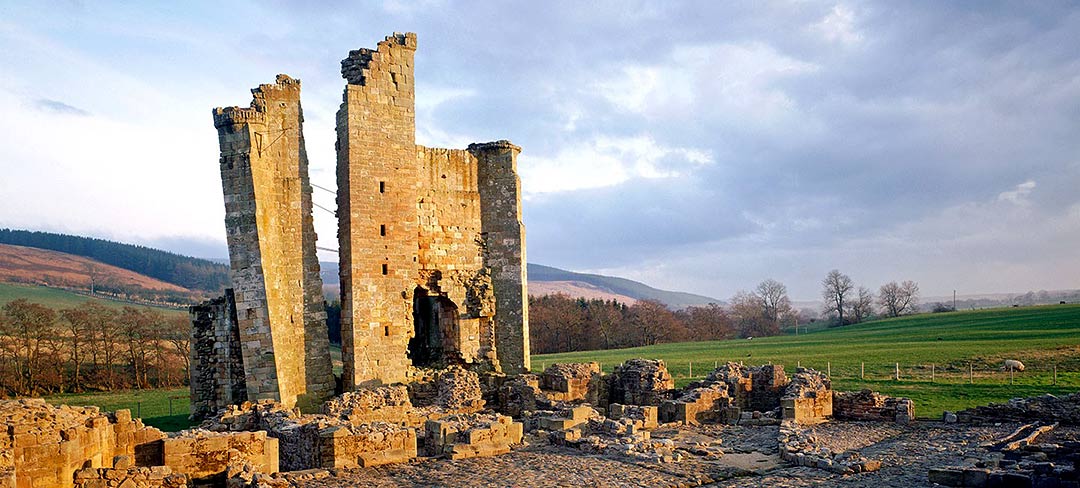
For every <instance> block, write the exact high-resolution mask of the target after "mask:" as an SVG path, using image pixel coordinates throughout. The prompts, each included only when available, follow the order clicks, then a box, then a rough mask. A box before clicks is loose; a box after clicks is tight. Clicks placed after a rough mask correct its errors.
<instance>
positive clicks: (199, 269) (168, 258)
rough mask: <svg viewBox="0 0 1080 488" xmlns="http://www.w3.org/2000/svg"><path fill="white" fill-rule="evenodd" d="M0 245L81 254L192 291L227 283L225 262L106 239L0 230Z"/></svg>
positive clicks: (218, 287) (214, 288)
mask: <svg viewBox="0 0 1080 488" xmlns="http://www.w3.org/2000/svg"><path fill="white" fill-rule="evenodd" d="M0 244H11V245H14V246H24V247H34V248H38V249H48V250H52V251H59V252H63V253H68V254H74V255H76V256H83V257H86V258H90V259H94V260H96V261H101V262H103V263H105V264H111V265H113V266H116V267H118V268H123V269H127V270H130V271H134V272H136V273H139V274H144V275H146V276H149V277H151V278H157V279H159V280H161V281H164V282H167V283H172V284H174V285H179V286H182V287H184V288H188V289H192V290H202V291H208V292H215V293H219V292H221V290H223V289H224V288H225V287H226V286H227V285H228V283H229V268H228V266H225V265H224V264H220V263H215V262H213V261H209V260H206V259H198V258H192V257H188V256H181V255H179V254H174V253H171V252H166V251H161V250H158V249H152V248H149V247H143V246H135V245H131V244H123V243H120V242H113V241H108V240H105V239H95V238H90V237H80V236H72V235H67V234H54V233H51V232H34V231H26V230H16V229H0Z"/></svg>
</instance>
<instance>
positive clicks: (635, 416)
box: [608, 403, 660, 430]
mask: <svg viewBox="0 0 1080 488" xmlns="http://www.w3.org/2000/svg"><path fill="white" fill-rule="evenodd" d="M658 417H659V409H658V408H657V407H652V406H640V405H620V404H618V403H612V404H611V405H609V406H608V418H610V419H612V420H623V419H627V420H630V421H631V422H633V424H634V427H635V428H636V429H646V430H648V429H655V428H657V427H659V426H660V422H659V421H658Z"/></svg>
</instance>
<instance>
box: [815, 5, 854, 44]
mask: <svg viewBox="0 0 1080 488" xmlns="http://www.w3.org/2000/svg"><path fill="white" fill-rule="evenodd" d="M810 30H812V31H814V32H816V33H818V34H819V35H821V36H822V37H824V38H825V40H827V41H830V42H839V43H841V44H846V45H855V44H858V43H860V42H862V40H863V35H862V33H861V32H859V31H858V29H857V28H856V27H855V12H854V11H853V10H851V9H850V8H848V7H846V6H844V5H840V4H837V5H835V6H833V8H832V10H830V11H829V14H828V15H826V16H825V17H824V18H822V19H821V21H820V22H818V23H816V24H814V25H812V26H810Z"/></svg>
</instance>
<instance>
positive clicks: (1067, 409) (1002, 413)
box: [956, 393, 1080, 425]
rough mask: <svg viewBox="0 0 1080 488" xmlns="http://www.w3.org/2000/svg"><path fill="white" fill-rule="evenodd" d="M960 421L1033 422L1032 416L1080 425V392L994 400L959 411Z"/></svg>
mask: <svg viewBox="0 0 1080 488" xmlns="http://www.w3.org/2000/svg"><path fill="white" fill-rule="evenodd" d="M956 416H957V418H958V420H959V421H960V422H963V423H980V422H1009V421H1011V422H1031V421H1033V420H1043V421H1053V422H1060V423H1061V424H1062V425H1080V393H1073V394H1070V395H1064V396H1054V395H1049V394H1048V395H1042V396H1037V397H1031V398H1013V399H1012V400H1009V401H1008V402H1007V403H991V404H989V405H985V406H981V407H975V408H971V409H968V410H963V411H960V412H957V413H956Z"/></svg>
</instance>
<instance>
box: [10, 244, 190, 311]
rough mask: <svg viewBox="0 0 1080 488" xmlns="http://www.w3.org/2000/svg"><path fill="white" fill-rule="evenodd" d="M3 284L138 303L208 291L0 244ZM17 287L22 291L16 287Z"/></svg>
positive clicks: (176, 300)
mask: <svg viewBox="0 0 1080 488" xmlns="http://www.w3.org/2000/svg"><path fill="white" fill-rule="evenodd" d="M0 283H10V284H17V285H31V286H43V287H49V288H56V289H63V290H68V291H71V292H73V293H79V294H83V295H87V298H84V300H85V299H88V295H91V294H93V295H95V296H100V297H107V298H110V299H120V300H126V301H132V302H138V303H152V304H160V305H171V306H175V305H179V304H187V303H192V302H195V301H198V300H200V299H202V298H204V295H205V292H202V291H193V290H189V289H187V288H184V287H181V286H177V285H174V284H172V283H166V282H164V281H161V280H158V279H155V278H151V277H149V276H146V275H142V274H139V273H136V272H133V271H130V270H126V269H123V268H118V267H116V266H112V265H109V264H105V263H102V262H100V261H95V260H93V259H89V258H85V257H82V256H75V255H73V254H67V253H62V252H58V251H50V250H47V249H35V248H32V247H23V246H12V245H10V244H0ZM14 290H16V291H18V290H23V289H22V288H15V289H14Z"/></svg>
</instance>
